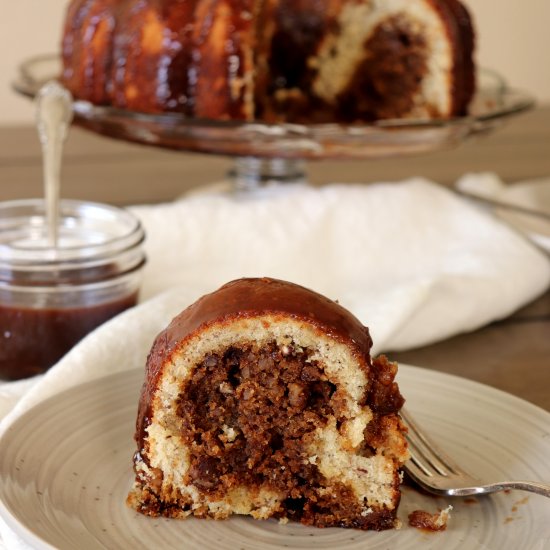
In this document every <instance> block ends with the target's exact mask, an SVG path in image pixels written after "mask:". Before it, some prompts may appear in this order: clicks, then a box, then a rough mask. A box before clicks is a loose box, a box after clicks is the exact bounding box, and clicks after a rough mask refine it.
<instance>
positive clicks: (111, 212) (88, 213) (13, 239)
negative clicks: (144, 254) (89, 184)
mask: <svg viewBox="0 0 550 550" xmlns="http://www.w3.org/2000/svg"><path fill="white" fill-rule="evenodd" d="M45 208H46V207H45V201H44V200H43V199H20V200H13V201H5V202H0V262H3V261H5V262H8V263H9V264H10V265H18V266H23V265H42V266H45V267H47V266H60V265H61V264H64V263H72V264H74V263H76V264H78V265H82V264H85V263H88V262H90V261H103V260H105V261H107V259H108V258H111V257H113V256H116V255H119V254H121V253H124V252H125V251H126V250H129V249H131V248H134V247H138V246H140V245H141V244H142V243H143V241H144V239H145V232H144V230H143V227H142V225H141V222H140V220H139V219H138V218H137V217H136V216H135V215H134V214H132V213H131V212H130V211H128V210H126V209H123V208H119V207H116V206H112V205H106V204H101V203H96V202H90V201H81V200H74V199H62V200H61V201H60V205H59V212H60V216H59V220H60V224H59V233H60V244H59V246H58V247H57V248H54V247H52V246H51V245H49V243H48V242H47V238H46V235H47V223H46V209H45Z"/></svg>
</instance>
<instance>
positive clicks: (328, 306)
mask: <svg viewBox="0 0 550 550" xmlns="http://www.w3.org/2000/svg"><path fill="white" fill-rule="evenodd" d="M265 314H271V315H277V314H282V315H284V316H291V317H293V318H295V319H297V320H301V321H305V322H306V323H309V324H310V325H313V326H314V327H317V328H318V329H319V330H320V331H322V332H323V333H324V334H327V335H329V336H331V337H332V338H334V339H336V340H338V341H341V342H343V343H345V344H347V345H348V346H350V348H351V349H352V350H353V352H354V353H355V354H356V356H357V358H358V359H359V361H360V362H361V363H362V364H363V365H364V368H366V369H369V370H370V368H371V360H370V349H371V347H372V339H371V337H370V334H369V331H368V328H367V327H365V326H363V325H362V324H361V322H360V321H359V320H358V319H357V318H356V317H355V316H354V315H352V314H351V313H350V312H349V311H347V310H346V309H345V308H343V307H342V306H340V305H339V304H338V303H336V302H334V301H332V300H329V299H328V298H326V297H324V296H322V295H320V294H318V293H316V292H313V291H312V290H309V289H307V288H304V287H302V286H299V285H296V284H293V283H288V282H285V281H280V280H277V279H269V278H261V279H238V280H236V281H232V282H230V283H227V284H226V285H224V286H222V287H221V288H220V289H219V290H217V291H215V292H213V293H211V294H207V295H206V296H203V297H202V298H200V299H199V300H198V301H197V302H195V303H194V304H193V305H191V306H190V307H188V308H187V309H185V310H184V311H183V312H182V313H180V314H179V315H178V316H177V317H176V318H175V319H174V320H173V321H172V322H171V323H170V325H169V326H168V327H167V328H166V329H165V330H164V331H162V332H161V333H160V334H159V335H158V336H157V338H156V339H155V342H154V343H153V347H152V348H151V352H150V353H149V356H148V358H147V365H146V371H145V381H144V384H143V387H142V391H141V396H140V402H139V409H138V417H137V423H136V441H137V443H138V450H141V449H143V444H144V439H145V436H146V433H145V429H146V428H147V426H148V425H149V422H150V418H149V415H150V405H151V401H152V399H153V396H154V393H155V391H156V389H157V385H158V383H159V379H160V377H161V375H162V370H163V366H164V365H165V363H166V362H167V361H168V360H169V359H170V357H171V356H172V355H173V354H174V353H176V352H177V350H178V348H180V347H181V346H183V345H184V344H185V342H186V341H188V340H189V339H190V338H191V337H193V336H194V335H195V334H197V333H199V332H201V331H203V330H205V329H207V328H208V327H209V326H211V325H213V324H218V323H221V324H223V323H229V322H230V321H233V320H236V319H240V318H241V319H242V318H247V317H256V316H260V315H265Z"/></svg>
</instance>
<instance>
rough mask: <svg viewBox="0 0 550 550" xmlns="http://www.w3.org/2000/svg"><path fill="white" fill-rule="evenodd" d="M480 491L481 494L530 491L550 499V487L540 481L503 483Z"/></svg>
mask: <svg viewBox="0 0 550 550" xmlns="http://www.w3.org/2000/svg"><path fill="white" fill-rule="evenodd" d="M480 489H481V492H480V493H479V494H484V493H494V492H496V491H506V490H508V489H515V490H518V491H529V492H531V493H536V494H537V495H542V496H543V497H548V498H550V485H548V484H546V483H540V482H538V481H502V482H500V483H492V484H490V485H485V486H483V487H481V488H480Z"/></svg>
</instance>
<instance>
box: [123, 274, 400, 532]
mask: <svg viewBox="0 0 550 550" xmlns="http://www.w3.org/2000/svg"><path fill="white" fill-rule="evenodd" d="M371 344H372V342H371V338H370V336H369V332H368V329H367V328H366V327H364V326H363V325H362V324H361V323H360V322H359V321H358V320H357V319H356V318H355V317H354V316H353V315H352V314H351V313H349V312H348V311H347V310H345V309H344V308H343V307H341V306H340V305H338V304H337V303H336V302H333V301H331V300H329V299H327V298H325V297H323V296H321V295H319V294H317V293H315V292H313V291H311V290H307V289H306V288H303V287H301V286H298V285H295V284H291V283H288V282H284V281H279V280H274V279H265V278H264V279H239V280H236V281H233V282H231V283H228V284H226V285H225V286H223V287H221V288H220V289H219V290H217V291H216V292H213V293H212V294H208V295H206V296H204V297H202V298H201V299H200V300H198V301H197V302H196V303H195V304H193V305H192V306H190V307H189V308H187V309H186V310H185V311H183V312H182V313H181V314H180V315H179V316H177V317H176V318H175V319H174V320H173V321H172V323H171V324H170V325H169V326H168V328H166V330H164V331H163V332H161V333H160V334H159V335H158V336H157V338H156V340H155V342H154V344H153V347H152V349H151V352H150V354H149V357H148V359H147V366H146V374H145V382H144V385H143V389H142V392H141V397H140V402H139V410H138V417H137V430H136V441H137V449H138V450H137V452H136V454H135V456H134V470H135V474H136V477H135V485H134V488H133V489H132V491H131V492H130V494H129V496H128V503H129V504H130V505H131V506H132V507H133V508H135V509H136V510H138V511H139V512H142V513H143V514H146V515H151V516H167V517H175V518H184V517H186V516H189V515H194V516H196V517H201V518H204V517H211V518H216V519H224V518H227V517H228V516H229V515H231V514H244V515H251V516H253V517H254V518H257V519H266V518H279V519H280V520H282V521H286V520H295V521H300V522H302V523H303V524H307V525H313V526H318V527H329V526H340V527H354V528H359V529H375V530H382V529H389V528H392V527H395V526H397V525H398V520H397V519H396V510H397V506H398V504H399V500H400V467H401V466H402V464H403V463H404V461H405V460H406V459H407V458H408V450H407V445H406V442H405V440H404V437H403V432H404V427H403V425H402V424H401V420H400V417H399V415H398V411H399V409H400V407H401V406H402V404H403V398H402V397H401V395H400V393H399V388H398V386H397V384H396V382H395V381H394V377H395V375H396V372H397V365H395V364H394V363H391V362H389V361H388V360H387V359H386V358H385V357H379V358H377V359H374V360H371V358H370V348H371Z"/></svg>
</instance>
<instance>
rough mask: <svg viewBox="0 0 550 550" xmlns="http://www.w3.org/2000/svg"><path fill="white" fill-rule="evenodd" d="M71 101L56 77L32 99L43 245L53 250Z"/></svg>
mask: <svg viewBox="0 0 550 550" xmlns="http://www.w3.org/2000/svg"><path fill="white" fill-rule="evenodd" d="M72 104H73V98H72V96H71V93H70V92H69V91H68V90H67V89H66V88H64V87H63V86H62V85H61V84H60V83H59V82H57V81H56V80H51V81H49V82H47V83H46V84H44V86H42V88H40V91H39V92H38V95H37V99H36V106H37V111H36V121H37V128H38V137H39V139H40V143H41V144H42V158H43V170H44V196H45V201H46V225H47V245H48V246H49V247H51V248H52V249H54V250H55V249H56V248H57V246H58V242H59V201H60V195H61V183H60V181H61V180H60V174H61V160H62V155H63V144H64V142H65V140H66V138H67V134H68V130H69V126H70V124H71V121H72V119H73V109H72Z"/></svg>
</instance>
